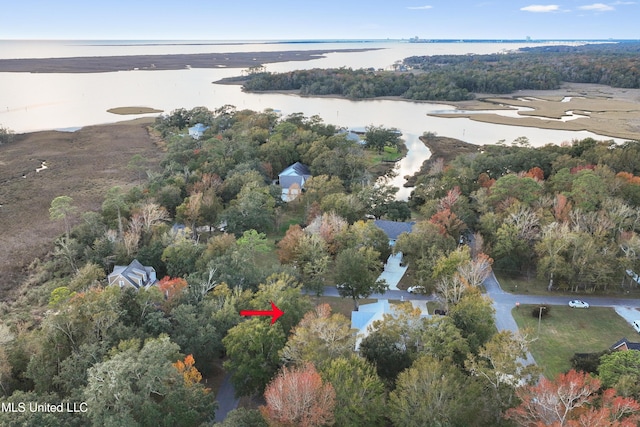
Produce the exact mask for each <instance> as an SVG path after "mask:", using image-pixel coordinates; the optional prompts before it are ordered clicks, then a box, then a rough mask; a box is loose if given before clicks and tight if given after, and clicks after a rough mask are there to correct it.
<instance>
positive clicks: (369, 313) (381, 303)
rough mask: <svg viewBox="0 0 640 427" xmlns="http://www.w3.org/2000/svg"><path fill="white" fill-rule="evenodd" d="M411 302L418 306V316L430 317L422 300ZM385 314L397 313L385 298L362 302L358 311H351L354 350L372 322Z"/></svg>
mask: <svg viewBox="0 0 640 427" xmlns="http://www.w3.org/2000/svg"><path fill="white" fill-rule="evenodd" d="M411 304H412V305H413V306H414V308H415V307H418V308H420V311H421V313H422V314H421V315H420V318H428V317H431V316H429V312H428V310H427V305H426V304H424V302H423V304H421V305H420V304H418V303H417V302H415V301H411ZM385 314H388V315H391V316H394V317H395V316H396V315H397V309H396V308H395V307H394V306H393V305H392V304H389V300H386V299H380V300H378V301H377V302H374V303H371V304H362V305H361V306H360V308H359V309H358V311H352V312H351V329H355V330H356V334H357V335H356V345H355V350H356V351H358V350H359V349H360V343H361V342H362V340H363V339H364V338H365V337H367V336H368V335H369V333H370V332H371V328H372V327H373V323H374V322H376V321H380V320H383V319H384V315H385Z"/></svg>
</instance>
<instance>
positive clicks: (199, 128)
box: [189, 123, 209, 139]
mask: <svg viewBox="0 0 640 427" xmlns="http://www.w3.org/2000/svg"><path fill="white" fill-rule="evenodd" d="M207 129H209V126H205V125H204V124H202V123H196V124H195V126H191V127H190V128H189V136H190V137H191V138H193V139H200V138H202V135H204V132H205V131H206V130H207Z"/></svg>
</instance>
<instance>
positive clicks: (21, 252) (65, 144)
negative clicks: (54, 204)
mask: <svg viewBox="0 0 640 427" xmlns="http://www.w3.org/2000/svg"><path fill="white" fill-rule="evenodd" d="M153 120H154V119H153V118H147V119H137V120H132V121H127V122H121V123H116V124H110V125H100V126H87V127H85V128H82V129H80V130H78V131H76V132H59V131H44V132H34V133H27V134H19V135H16V137H15V140H14V141H13V142H12V143H10V144H5V145H0V247H2V250H1V251H0V277H2V281H0V300H4V299H7V298H10V297H11V295H10V294H9V292H8V291H9V290H10V289H13V288H15V287H16V286H17V285H18V284H20V283H21V282H22V281H23V280H24V278H25V277H26V273H27V271H26V269H27V267H28V265H29V264H30V263H31V262H32V261H33V260H34V259H35V258H36V257H41V256H44V255H46V254H47V252H49V251H50V250H51V249H53V243H52V242H53V241H54V239H55V238H56V237H57V236H59V235H61V234H63V233H64V226H63V224H62V223H61V222H53V221H51V220H50V219H49V206H50V204H51V200H53V199H54V198H55V197H57V196H61V195H66V196H70V197H72V198H73V201H74V205H75V206H77V207H78V212H84V211H89V210H93V211H95V210H98V209H99V208H100V206H101V204H102V201H103V199H104V195H105V193H106V191H107V190H108V189H109V188H111V187H113V186H116V185H119V186H121V187H123V188H124V189H126V188H130V187H131V186H132V185H135V184H137V183H138V182H139V181H138V180H139V179H140V175H139V172H138V171H135V170H132V169H131V168H130V167H129V166H128V165H129V161H130V160H131V157H132V156H134V155H136V154H139V155H141V156H142V157H143V158H144V159H145V160H146V163H147V164H146V167H147V168H148V169H154V167H157V165H158V163H159V161H160V159H161V157H162V150H161V149H160V148H159V146H158V145H157V144H156V139H155V138H154V135H153V134H152V133H151V131H150V129H149V126H150V125H151V124H152V123H153ZM43 162H44V163H43ZM43 165H44V166H46V168H42V166H43ZM36 169H40V170H39V171H38V172H36ZM79 221H80V218H79V217H78V216H76V217H75V218H74V223H78V222H79Z"/></svg>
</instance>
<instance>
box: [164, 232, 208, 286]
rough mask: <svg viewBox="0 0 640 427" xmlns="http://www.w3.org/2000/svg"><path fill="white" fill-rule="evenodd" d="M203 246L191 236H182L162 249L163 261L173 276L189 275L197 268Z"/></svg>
mask: <svg viewBox="0 0 640 427" xmlns="http://www.w3.org/2000/svg"><path fill="white" fill-rule="evenodd" d="M203 249H204V248H203V246H202V245H198V244H197V243H196V242H194V241H193V240H191V239H190V238H186V237H180V238H178V239H177V240H176V242H174V243H173V244H171V245H169V246H167V247H166V248H165V249H164V251H162V262H164V263H165V264H166V267H167V273H168V274H169V276H171V277H187V276H188V275H189V274H190V273H191V272H193V271H195V270H196V261H197V260H198V257H199V256H200V254H202V251H203Z"/></svg>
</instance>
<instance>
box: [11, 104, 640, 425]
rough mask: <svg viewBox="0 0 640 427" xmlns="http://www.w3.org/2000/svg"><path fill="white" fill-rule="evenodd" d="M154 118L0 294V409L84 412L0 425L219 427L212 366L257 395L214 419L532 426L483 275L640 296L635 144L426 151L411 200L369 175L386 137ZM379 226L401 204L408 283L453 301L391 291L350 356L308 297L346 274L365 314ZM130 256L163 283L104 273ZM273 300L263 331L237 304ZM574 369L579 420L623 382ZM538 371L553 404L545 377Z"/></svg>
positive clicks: (260, 306)
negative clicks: (146, 149) (102, 190)
mask: <svg viewBox="0 0 640 427" xmlns="http://www.w3.org/2000/svg"><path fill="white" fill-rule="evenodd" d="M196 123H202V124H204V125H205V126H207V127H208V129H207V130H206V131H205V132H204V134H203V135H202V136H201V137H200V138H193V137H191V136H189V135H188V132H187V128H188V127H189V126H193V125H195V124H196ZM152 131H153V132H157V134H158V135H159V136H161V138H159V139H160V140H161V143H162V147H164V150H165V152H164V156H163V161H162V162H160V164H158V165H156V166H155V167H150V168H149V169H145V168H144V167H143V165H142V164H140V162H137V161H136V162H134V163H135V164H136V165H137V166H139V167H140V168H142V169H143V171H144V172H146V175H147V176H146V178H145V179H142V177H139V179H138V180H137V181H136V183H132V184H131V186H130V187H129V188H121V187H113V188H112V189H110V190H109V191H107V192H106V194H105V195H104V201H103V203H102V205H101V207H100V208H99V209H97V210H96V211H91V212H79V211H78V209H77V208H76V207H75V206H74V201H73V199H72V198H71V197H69V196H58V197H56V198H54V199H53V200H52V201H51V205H50V206H51V208H50V210H49V213H50V219H51V220H52V221H56V222H58V223H59V224H60V236H59V238H58V239H57V240H56V242H55V249H54V250H53V251H52V252H51V253H50V254H49V255H48V256H47V257H46V258H44V259H41V260H36V261H34V263H33V264H32V266H31V276H30V278H29V280H28V281H27V282H26V283H25V284H24V286H23V287H22V288H21V289H20V291H19V292H17V297H16V299H15V301H11V302H7V303H3V305H2V306H0V309H2V314H3V318H2V322H1V323H0V343H1V344H2V345H1V346H0V403H1V404H2V405H4V406H3V408H11V407H13V406H11V405H15V407H17V408H19V406H18V405H19V404H20V402H31V401H34V402H35V401H37V402H41V403H43V404H45V403H51V404H57V403H59V402H61V401H69V402H85V403H86V405H87V407H88V408H89V410H88V411H87V412H84V413H62V414H57V413H38V412H30V411H25V412H9V411H5V410H4V409H3V411H2V412H0V425H47V426H58V425H60V426H85V425H95V426H103V425H126V426H129V425H132V426H133V425H167V426H201V425H204V426H211V425H213V417H214V415H215V411H216V402H215V399H216V396H214V392H213V390H211V389H210V387H212V384H213V383H214V381H213V380H214V378H217V379H218V380H219V379H220V378H221V375H222V374H224V372H223V370H222V368H224V370H225V371H226V372H229V373H230V380H231V383H232V384H233V385H234V387H235V391H236V393H237V394H238V395H239V396H248V397H256V396H264V402H263V403H265V404H264V405H263V406H262V407H261V408H260V410H259V411H258V410H255V409H241V410H238V411H234V412H233V413H232V414H231V415H230V416H229V417H228V419H227V420H226V421H225V422H224V423H223V424H221V425H222V426H243V427H245V426H251V425H256V426H263V425H267V424H268V425H323V424H330V423H331V422H334V423H335V425H345V426H349V425H363V424H366V425H372V426H386V425H394V426H398V427H400V426H402V427H404V426H407V425H435V424H437V423H441V424H442V425H464V426H487V425H489V426H513V425H531V423H532V422H533V421H532V422H529V423H523V424H518V421H517V420H518V419H520V418H522V417H524V416H525V415H526V416H528V417H533V418H535V417H536V416H538V415H539V414H524V415H523V413H522V412H523V409H522V408H521V407H519V406H518V405H519V404H520V402H524V403H526V402H527V398H528V397H527V396H528V395H527V392H528V391H529V392H537V389H531V388H530V387H534V386H533V385H527V383H528V382H529V381H532V382H533V383H536V381H535V380H536V379H537V375H538V373H539V369H538V367H536V366H534V365H525V364H524V363H523V361H524V359H525V358H526V352H527V345H528V342H527V339H526V331H525V333H523V334H522V335H518V334H513V333H512V332H511V331H501V332H498V331H497V329H496V324H495V321H494V308H493V305H492V301H491V300H490V299H488V298H487V297H485V296H483V295H482V294H481V284H482V283H483V281H484V279H485V278H486V277H487V275H488V274H489V272H490V271H491V268H492V267H493V270H495V271H496V272H497V273H500V274H509V275H521V274H525V275H531V276H533V275H538V276H539V277H540V278H541V279H542V280H547V279H548V278H549V276H550V275H553V278H554V290H555V289H561V290H564V291H567V292H581V291H584V290H586V291H589V292H605V291H608V292H612V293H613V292H616V291H627V290H631V289H634V288H637V284H634V283H633V282H632V281H630V279H629V278H628V277H627V275H626V274H625V271H626V270H627V269H629V270H634V271H640V258H638V256H637V255H636V254H638V253H640V238H639V237H638V233H639V232H640V144H639V143H638V142H633V141H630V142H627V143H625V144H621V145H616V144H614V143H613V142H599V141H595V140H593V139H585V140H581V141H574V142H572V143H568V144H565V145H563V146H553V145H549V146H545V147H541V148H533V147H531V146H530V145H529V144H528V143H527V140H526V138H520V139H518V140H516V141H515V143H514V144H513V145H511V146H507V145H505V144H503V143H501V144H498V145H495V146H487V147H478V148H479V150H469V151H467V154H464V155H460V156H458V157H457V158H455V159H454V160H452V161H450V162H447V163H445V162H444V161H440V160H439V159H438V158H435V159H432V161H431V162H430V164H429V165H428V166H430V167H428V168H425V171H424V172H423V173H420V174H419V176H418V177H417V179H416V187H415V189H414V191H413V194H412V196H411V199H410V201H409V203H407V202H403V201H398V200H396V199H395V194H396V191H397V189H395V188H393V187H391V186H389V185H385V184H384V182H378V181H377V180H376V176H375V175H374V174H373V173H372V172H371V166H372V163H374V159H375V158H379V156H380V153H381V152H383V151H385V150H386V149H391V148H393V147H394V146H395V145H397V144H398V143H399V141H398V137H399V134H398V132H397V131H396V130H394V129H386V128H384V127H382V126H374V125H371V126H369V127H367V134H366V135H365V137H366V138H367V143H366V144H360V143H358V142H353V141H351V140H349V139H348V138H347V135H346V133H345V132H341V130H340V129H338V128H336V127H335V126H333V125H330V124H325V123H323V122H322V120H321V119H320V118H318V117H305V116H303V115H302V114H292V115H290V116H287V117H281V116H280V115H279V114H277V113H276V112H274V111H273V110H265V111H263V112H255V111H249V110H237V109H236V108H235V107H232V106H224V107H222V108H220V109H218V110H216V111H209V110H207V109H206V108H194V109H191V110H186V109H180V110H176V111H173V112H172V113H171V114H168V115H164V116H161V117H159V118H158V119H157V121H156V122H155V124H154V126H153V129H152ZM428 138H435V135H433V134H430V133H429V132H425V135H424V136H423V139H425V140H426V139H428ZM376 156H377V157H376ZM294 162H302V163H304V164H306V165H308V166H309V169H310V172H311V175H312V176H311V177H310V178H309V179H308V180H307V181H306V182H305V184H304V191H301V192H300V194H299V195H298V197H297V198H296V199H295V200H293V201H290V202H288V203H285V202H284V201H283V199H282V197H281V196H282V188H281V187H280V186H279V185H278V182H277V177H278V174H279V172H280V171H282V170H283V169H284V168H285V167H287V166H288V165H290V164H292V163H294ZM410 208H411V209H410ZM371 217H374V218H384V219H388V220H401V221H402V220H408V219H409V218H411V217H413V219H414V220H415V225H414V227H413V231H412V232H411V233H403V234H402V235H401V236H400V237H399V238H398V240H397V242H396V247H395V250H400V251H402V252H403V253H404V261H405V262H406V263H407V264H408V265H409V266H410V268H411V277H410V280H411V281H412V284H415V285H417V286H420V287H421V288H422V290H423V291H424V292H426V293H432V292H433V293H434V294H435V295H437V297H438V301H439V304H442V305H443V306H444V307H445V308H446V310H447V313H448V314H447V315H446V316H434V317H432V318H430V319H425V318H423V316H422V315H421V312H420V310H416V309H414V308H413V307H412V306H411V305H410V304H408V303H405V304H398V311H397V313H396V314H397V315H396V316H390V315H385V316H384V317H383V319H381V320H380V321H377V322H375V323H374V324H373V327H372V328H371V329H370V333H369V335H368V336H367V337H366V338H364V339H362V341H361V342H360V347H359V349H360V351H359V353H356V352H354V345H355V341H356V337H355V336H354V334H353V333H352V329H351V322H350V321H349V319H348V318H347V317H345V316H344V315H343V314H341V313H337V312H335V313H334V312H332V309H331V307H329V306H328V305H325V304H317V301H318V300H317V299H315V296H316V295H318V296H319V295H321V294H322V293H323V292H324V290H325V287H326V286H332V287H333V286H335V285H336V284H340V286H339V287H338V288H339V291H338V292H339V294H340V295H341V296H342V297H345V298H350V299H352V301H353V303H354V306H355V307H358V300H360V299H362V298H366V297H368V296H370V295H372V294H373V293H379V292H384V291H385V289H386V287H387V286H386V283H385V282H384V281H382V280H378V278H379V276H380V272H381V271H382V265H383V262H384V261H385V260H386V259H387V257H388V256H389V254H390V253H391V251H392V248H391V247H390V246H389V238H388V236H387V235H386V234H385V232H384V231H383V230H382V229H381V228H378V226H376V225H375V223H374V221H371V220H369V219H370V218H371ZM471 234H473V235H474V237H473V239H468V242H469V244H468V245H460V244H459V239H460V236H470V235H471ZM134 259H137V260H138V261H139V262H140V263H141V264H142V265H143V266H153V267H154V268H155V270H156V272H157V275H158V279H160V280H159V282H158V283H157V284H156V285H153V286H150V287H149V288H148V289H147V288H144V287H141V288H140V289H135V288H133V287H123V288H121V287H120V286H117V285H109V284H108V281H107V275H108V274H109V273H111V272H112V271H113V266H114V265H128V264H129V263H130V262H132V260H134ZM303 290H305V291H306V292H303ZM329 300H330V302H333V303H335V302H336V299H333V300H331V299H329ZM270 302H273V303H274V304H276V305H277V306H278V307H279V308H280V309H281V310H282V311H284V315H283V316H282V317H281V318H279V319H278V321H277V322H276V323H275V324H273V325H270V321H269V319H264V318H257V317H254V318H246V317H241V316H240V314H239V313H240V311H241V310H245V309H253V310H264V309H266V308H269V307H270ZM314 302H315V303H316V304H314ZM394 305H395V304H394ZM314 306H315V308H314ZM594 350H596V351H601V350H602V349H594ZM610 364H611V363H607V361H606V359H604V363H603V370H602V372H603V373H604V374H603V376H602V381H603V382H605V383H606V386H607V387H614V388H616V389H620V390H624V391H625V393H624V396H625V399H627V400H625V401H624V402H625V404H628V407H629V408H632V409H630V410H629V411H628V412H626V413H624V414H615V415H616V416H618V418H620V417H623V418H624V417H627V416H628V417H629V420H633V421H635V419H636V418H637V413H638V408H639V407H638V405H637V403H636V402H635V400H633V399H634V398H636V399H637V398H638V397H640V391H639V390H638V388H637V387H629V386H628V385H629V384H637V383H638V380H639V379H640V373H638V372H636V371H637V370H636V371H634V372H632V373H630V374H629V375H630V376H631V377H630V378H629V377H627V375H625V376H624V377H623V378H619V377H617V376H616V375H613V374H615V373H613V374H611V370H610V369H609V371H607V369H606V368H607V366H609V365H610ZM636 366H637V364H636ZM571 375H573V374H571ZM580 375H581V376H579V378H578V379H579V380H580V381H581V382H583V383H584V382H586V383H588V384H591V385H593V387H592V388H590V389H589V396H588V397H589V399H590V401H593V405H592V406H590V411H591V410H593V411H595V410H596V409H598V408H599V407H600V406H602V408H603V410H604V409H606V408H607V406H606V405H605V403H599V402H601V401H602V402H608V401H607V400H606V399H607V398H608V399H609V400H611V399H613V398H614V397H615V396H616V394H615V393H616V392H615V390H614V389H611V390H607V391H602V390H599V386H598V387H596V385H597V384H596V383H595V382H594V381H595V380H593V379H592V378H591V377H587V378H585V377H584V375H583V374H580ZM563 380H564V377H562V376H561V377H559V379H558V380H556V381H557V384H559V385H562V381H563ZM540 384H545V393H546V394H545V395H546V396H548V398H549V400H550V401H553V399H554V397H555V395H554V394H553V390H554V385H553V384H547V383H540ZM625 384H626V385H627V387H626V388H623V386H624V385H625ZM416 391H417V392H416ZM621 394H622V392H621ZM600 396H601V397H602V399H600ZM618 401H619V400H618ZM283 402H284V403H283ZM569 412H571V411H569ZM590 414H591V412H589V413H586V415H585V412H584V411H581V410H576V411H573V412H572V413H569V415H568V416H569V417H570V418H572V419H574V420H577V419H582V418H584V417H587V416H591V415H590ZM505 416H507V417H510V419H513V420H516V421H510V420H509V419H505ZM601 416H602V417H605V418H606V419H613V418H614V415H613V414H608V413H606V414H604V415H602V414H601ZM587 418H588V417H587ZM536 419H537V418H536ZM514 423H515V424H514Z"/></svg>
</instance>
